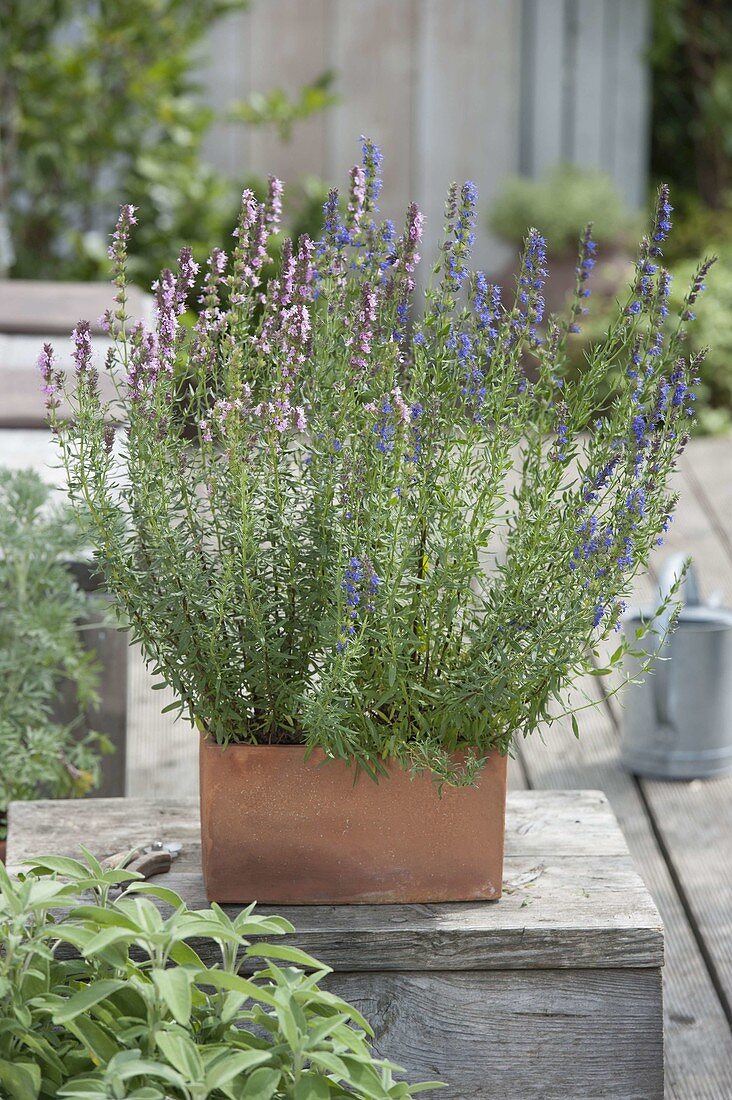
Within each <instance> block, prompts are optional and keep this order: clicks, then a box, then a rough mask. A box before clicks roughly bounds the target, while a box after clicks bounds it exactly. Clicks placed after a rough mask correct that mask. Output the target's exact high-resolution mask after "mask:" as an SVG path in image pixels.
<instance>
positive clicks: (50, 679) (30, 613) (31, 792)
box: [0, 470, 111, 835]
mask: <svg viewBox="0 0 732 1100" xmlns="http://www.w3.org/2000/svg"><path fill="white" fill-rule="evenodd" d="M51 494H52V490H51V489H50V488H49V487H48V486H47V485H45V484H44V483H43V481H41V479H40V478H39V477H38V475H37V474H36V473H35V472H34V471H32V470H20V471H17V472H10V471H7V470H0V547H2V553H1V554H0V761H2V766H1V767H0V835H4V828H5V824H4V818H5V811H6V809H7V806H8V802H10V801H11V800H13V799H28V798H42V797H50V798H59V797H62V796H66V795H82V794H85V793H86V792H87V791H89V790H90V789H92V788H93V787H94V786H96V784H97V783H98V780H99V751H100V750H101V751H109V749H110V747H111V746H110V745H109V744H108V743H107V741H106V739H104V738H101V737H99V736H97V735H94V734H89V735H87V736H85V737H84V738H83V739H80V738H77V737H76V736H75V733H74V728H73V725H72V726H65V725H61V724H60V723H59V722H57V721H55V720H54V707H55V705H56V702H57V699H58V697H59V692H60V691H61V688H62V686H63V684H64V683H65V684H66V685H67V686H70V687H71V688H73V690H74V693H75V697H76V701H77V704H78V709H77V713H78V716H79V718H81V715H82V712H83V711H84V710H85V709H86V708H87V707H88V706H89V705H91V704H92V703H94V702H96V701H97V684H98V672H97V666H96V663H95V660H94V656H93V654H90V652H89V651H88V650H87V649H86V648H85V647H84V645H83V644H82V641H81V637H80V634H79V628H78V625H77V623H78V620H79V619H80V618H82V617H83V616H84V614H85V612H86V597H85V595H84V593H83V592H82V591H81V590H80V589H79V588H78V586H77V584H76V582H75V581H74V579H73V577H72V575H71V573H70V571H69V570H68V568H67V567H66V565H64V559H66V560H69V559H71V558H73V557H74V555H75V554H76V553H77V552H78V551H79V550H80V548H81V536H80V533H79V529H78V526H77V523H76V520H75V518H74V516H73V514H72V511H71V509H70V507H69V506H68V505H60V504H55V505H54V504H53V503H52V501H51Z"/></svg>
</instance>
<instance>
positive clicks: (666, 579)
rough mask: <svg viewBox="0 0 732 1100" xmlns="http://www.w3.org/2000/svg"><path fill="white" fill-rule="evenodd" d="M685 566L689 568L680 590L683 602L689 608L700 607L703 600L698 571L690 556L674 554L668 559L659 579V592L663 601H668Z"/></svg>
mask: <svg viewBox="0 0 732 1100" xmlns="http://www.w3.org/2000/svg"><path fill="white" fill-rule="evenodd" d="M687 563H688V565H687ZM684 566H687V569H686V575H685V577H684V579H683V581H682V582H681V586H680V588H679V594H680V596H681V602H682V604H688V605H689V606H698V605H699V604H700V603H701V599H700V598H699V582H698V580H697V576H696V570H695V569H694V566H693V564H692V562H691V560H690V558H689V555H688V554H672V555H671V557H669V558H666V560H665V562H664V563H663V567H662V569H661V573H660V576H659V578H658V590H659V593H660V595H661V600H662V601H663V600H666V599H668V597H669V596H670V594H671V590H672V588H673V586H674V585H675V584H676V581H677V580H678V579H679V577H680V576H681V575H682V573H683V572H684Z"/></svg>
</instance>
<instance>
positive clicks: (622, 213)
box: [488, 164, 640, 319]
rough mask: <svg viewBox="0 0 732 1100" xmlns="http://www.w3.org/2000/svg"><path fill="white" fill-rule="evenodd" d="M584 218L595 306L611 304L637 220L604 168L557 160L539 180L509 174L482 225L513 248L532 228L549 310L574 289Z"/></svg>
mask: <svg viewBox="0 0 732 1100" xmlns="http://www.w3.org/2000/svg"><path fill="white" fill-rule="evenodd" d="M590 221H591V222H592V237H593V240H594V241H595V243H596V245H597V246H598V253H597V256H596V259H597V264H596V268H595V271H594V275H593V294H594V295H595V297H596V298H598V297H599V299H600V303H601V304H604V303H609V304H611V305H613V304H614V303H615V300H616V298H617V296H618V294H621V293H622V292H623V291H624V289H625V287H626V286H627V284H628V282H629V280H630V278H632V274H633V271H632V266H633V250H634V247H635V241H636V240H637V236H638V232H639V230H640V227H639V221H640V219H639V218H638V216H637V215H635V214H634V213H633V212H632V211H631V210H629V209H628V206H627V204H626V203H625V202H624V201H623V199H622V197H621V196H620V193H619V191H618V189H617V187H616V185H615V183H614V182H613V180H612V179H611V178H610V176H608V175H606V174H605V173H604V172H596V171H592V170H590V169H587V168H579V167H577V165H574V164H560V165H558V166H557V167H556V168H555V169H554V170H553V171H552V172H550V173H549V174H548V175H547V176H545V177H544V178H543V179H527V178H526V177H524V176H513V177H511V178H509V179H507V180H506V182H505V183H504V185H503V190H502V191H501V193H500V194H499V196H498V198H497V199H496V200H495V202H494V203H493V206H492V208H491V211H490V217H489V219H488V224H489V226H490V228H491V229H492V231H493V232H494V233H495V234H496V236H497V237H499V238H500V239H501V240H502V241H505V242H506V244H508V245H510V246H511V248H512V249H515V250H517V251H518V250H519V249H520V247H521V243H522V241H523V240H524V238H525V237H526V233H527V231H528V229H529V226H536V228H537V229H538V230H539V232H540V233H541V235H542V236H543V237H544V239H545V240H546V243H547V249H548V253H549V259H550V264H551V275H550V277H549V278H548V279H547V282H546V286H545V288H544V297H545V298H546V302H547V305H548V307H549V308H550V309H552V310H562V309H564V307H565V306H566V305H568V304H569V299H570V297H571V294H572V291H573V289H574V281H575V265H576V257H577V232H578V227H579V226H583V225H586V224H587V223H588V222H590ZM515 270H516V269H515V266H512V267H510V268H509V270H508V271H507V272H505V273H504V275H503V276H502V281H509V280H511V278H512V276H513V274H514V272H515ZM606 319H607V318H606Z"/></svg>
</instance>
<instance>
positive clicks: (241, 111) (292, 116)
mask: <svg viewBox="0 0 732 1100" xmlns="http://www.w3.org/2000/svg"><path fill="white" fill-rule="evenodd" d="M332 82H333V73H331V72H326V73H323V75H322V76H320V77H319V78H318V79H317V80H314V81H313V82H312V83H311V84H306V85H305V86H304V87H303V88H301V89H300V92H299V94H298V96H297V98H295V99H293V98H292V97H291V96H288V95H287V93H286V92H283V90H282V88H275V89H273V90H272V91H271V92H268V93H267V94H266V95H265V94H263V93H262V92H253V93H252V94H251V95H250V97H249V99H248V100H244V101H242V102H240V103H237V104H234V105H233V106H232V108H231V110H230V112H229V115H230V117H231V118H232V119H233V120H235V121H236V120H239V121H241V122H246V123H248V124H249V125H250V126H262V125H265V126H270V125H271V126H274V127H276V129H277V132H278V134H279V136H280V138H281V139H282V141H289V139H290V138H291V136H292V128H293V126H294V125H295V123H296V122H301V121H303V120H304V119H306V118H309V117H310V115H313V114H316V113H317V112H318V111H322V110H323V109H324V108H325V107H330V106H331V105H332V104H333V103H334V101H335V97H334V96H333V93H332V92H331V90H330V87H331V84H332Z"/></svg>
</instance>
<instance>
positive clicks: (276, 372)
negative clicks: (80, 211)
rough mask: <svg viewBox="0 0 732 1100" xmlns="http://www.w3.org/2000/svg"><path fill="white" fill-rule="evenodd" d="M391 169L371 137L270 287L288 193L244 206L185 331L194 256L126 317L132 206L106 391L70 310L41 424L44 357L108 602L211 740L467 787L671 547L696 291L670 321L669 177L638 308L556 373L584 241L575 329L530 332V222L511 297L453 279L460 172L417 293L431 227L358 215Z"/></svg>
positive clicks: (553, 707) (641, 265)
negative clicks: (66, 361) (65, 358)
mask: <svg viewBox="0 0 732 1100" xmlns="http://www.w3.org/2000/svg"><path fill="white" fill-rule="evenodd" d="M379 160H380V157H379V154H378V150H376V149H375V147H374V146H373V145H372V144H371V143H370V142H368V141H365V142H364V161H363V165H362V166H359V167H356V168H354V169H353V171H352V176H351V188H350V195H349V198H348V202H347V206H346V208H345V209H343V210H342V209H341V208H340V207H339V200H338V195H337V193H336V192H332V193H331V195H330V197H329V199H328V202H327V203H326V206H325V231H324V235H323V239H322V240H321V241H320V242H318V243H317V244H314V243H313V242H312V241H310V240H309V239H308V238H302V239H300V241H299V243H298V245H297V246H294V245H292V244H291V243H290V242H286V243H285V245H284V248H283V261H282V267H281V271H280V273H279V275H278V277H277V278H275V279H272V280H271V281H270V282H269V283H268V285H267V289H266V292H265V293H263V292H262V289H261V281H260V280H261V266H262V263H263V261H264V257H265V255H266V251H265V245H266V241H267V236H268V234H269V233H270V232H271V231H273V230H275V229H276V226H277V219H278V210H279V202H280V193H281V188H280V185H279V184H278V183H277V181H273V182H272V186H271V192H270V198H269V200H268V201H267V202H265V203H263V204H257V203H256V202H255V200H254V197H253V196H252V195H251V194H249V193H245V195H244V200H243V204H242V212H241V218H240V221H239V226H238V229H237V232H236V239H235V241H234V245H233V249H232V254H231V257H227V256H225V255H224V254H223V253H222V252H220V251H216V252H214V254H213V255H212V256H211V259H210V261H209V267H208V273H207V275H206V279H205V291H204V295H203V298H202V302H201V306H202V309H201V314H200V317H199V320H198V322H197V324H196V327H195V329H194V331H193V332H192V333H188V332H187V331H186V330H185V329H184V327H183V326H182V325H181V323H180V321H179V317H180V314H181V311H182V309H183V303H184V301H185V296H186V293H187V292H188V288H189V286H190V285H191V283H192V280H193V278H194V277H195V273H196V272H195V264H194V263H193V261H192V258H191V255H190V252H187V251H184V252H183V253H182V254H181V257H180V261H179V264H178V267H177V270H176V271H175V272H173V271H164V272H163V273H162V275H161V277H160V280H159V281H158V283H157V284H156V286H155V293H156V303H157V325H156V329H155V331H152V332H148V331H147V330H145V329H144V328H143V327H142V326H141V325H137V326H135V327H134V328H132V329H131V330H130V328H129V325H128V322H127V318H126V310H125V273H124V266H125V249H126V241H127V236H128V233H129V231H130V228H131V226H132V225H133V224H134V211H133V210H132V209H131V208H129V207H127V208H124V209H123V211H122V215H121V218H120V222H119V224H118V228H117V231H116V233H115V235H114V238H113V242H112V246H111V253H112V255H113V258H114V261H115V265H116V272H117V274H116V284H117V309H116V313H115V314H114V316H110V317H109V324H110V329H111V330H112V332H113V335H114V338H115V342H114V348H113V351H112V352H111V354H110V357H109V360H108V364H109V368H110V370H111V372H112V374H113V376H114V377H115V378H116V383H117V397H116V399H114V400H113V401H112V402H111V403H109V404H106V403H105V402H104V401H103V400H102V398H101V397H100V394H99V388H98V385H97V375H96V371H95V369H94V367H93V365H92V359H91V345H90V341H89V326H88V324H86V323H80V324H79V325H78V326H77V328H76V330H75V332H74V344H75V348H74V357H75V360H76V377H75V381H74V384H73V386H72V387H71V390H72V392H70V393H69V394H68V397H69V400H70V401H71V403H72V407H73V418H72V419H71V420H70V421H68V422H64V423H62V422H60V421H59V420H58V417H57V410H56V404H57V402H58V400H59V397H58V391H59V389H60V388H61V387H62V382H63V380H62V378H61V377H60V375H59V372H58V371H57V370H56V368H55V366H54V363H53V358H52V351H51V349H50V348H48V347H47V348H46V349H45V350H44V353H43V355H42V356H41V369H42V373H43V376H44V379H45V387H46V391H47V396H48V400H49V404H50V407H51V417H52V421H53V423H54V426H55V428H56V431H57V433H58V439H59V443H60V447H61V453H62V455H63V461H64V463H65V465H66V469H67V472H68V479H69V492H70V495H71V498H72V500H73V501H74V502H75V503H77V504H78V505H79V506H85V507H88V509H89V512H90V514H91V521H92V529H93V536H92V537H93V540H94V542H95V545H96V552H97V556H98V560H99V563H100V565H101V566H102V567H103V569H104V571H105V573H106V577H107V582H108V585H109V588H110V590H111V591H112V592H113V593H114V594H115V595H116V597H117V600H118V601H119V604H120V605H121V607H122V608H123V609H124V612H125V613H126V615H127V617H128V619H129V622H130V624H131V627H132V633H133V636H134V638H135V639H136V640H137V641H139V642H140V643H141V644H142V646H143V649H144V651H145V653H146V655H147V658H148V660H149V661H150V663H151V664H152V666H153V668H154V670H155V672H156V673H158V674H159V675H160V677H161V678H162V679H163V680H164V681H165V682H166V683H168V684H169V685H170V686H171V687H172V688H173V690H174V691H175V693H176V695H177V698H178V700H179V705H180V707H181V709H182V710H184V711H186V712H187V713H188V715H189V716H190V718H191V720H192V721H193V722H195V724H196V725H197V726H198V727H199V729H201V730H203V731H205V732H206V733H207V734H208V735H210V736H211V737H213V738H214V739H215V740H216V741H218V742H221V743H228V742H231V741H240V742H258V743H267V744H268V743H272V744H282V743H289V744H292V743H298V744H299V743H305V744H307V745H308V746H321V747H322V748H323V749H324V750H325V752H326V754H329V755H331V756H335V757H340V758H343V759H345V760H350V761H356V762H357V763H358V764H359V765H361V766H362V767H364V768H365V769H366V770H368V771H369V772H370V773H371V774H376V773H378V771H379V769H380V766H381V761H382V760H383V759H384V758H387V757H396V758H397V759H398V760H400V761H401V762H403V763H404V764H406V765H412V766H416V767H428V768H431V769H432V770H433V771H434V772H436V773H437V774H438V775H439V776H442V777H443V778H448V779H449V780H451V781H453V782H467V781H470V780H471V778H473V776H474V774H475V770H476V768H477V767H478V766H479V765H480V762H481V761H482V760H483V759H484V757H485V754H486V753H488V752H489V751H490V750H492V749H496V748H497V749H499V750H500V751H501V752H506V751H507V750H508V748H509V745H510V743H511V739H512V737H513V736H514V735H516V734H518V733H524V734H527V733H530V732H532V731H533V730H535V729H536V727H537V726H538V725H539V723H541V722H542V721H544V720H549V719H550V718H551V717H552V715H555V716H556V714H557V703H560V704H561V705H562V706H566V705H567V690H568V688H569V687H570V686H571V685H572V683H573V682H574V681H575V680H576V679H577V678H578V677H579V676H581V674H583V673H584V672H586V671H587V670H588V669H591V668H592V667H593V664H592V661H593V652H594V653H595V654H597V652H598V646H599V644H600V643H601V642H602V641H603V640H605V639H607V638H609V637H612V636H613V633H614V631H615V630H616V629H617V627H618V623H619V618H620V616H621V613H622V607H623V604H622V599H623V595H624V594H627V593H628V591H629V590H630V587H631V585H632V581H633V577H634V576H635V574H636V573H637V571H638V570H639V569H640V568H642V567H643V566H644V565H645V564H646V562H647V561H648V557H649V554H650V552H651V550H652V548H653V547H654V546H655V545H656V543H658V542H659V541H660V540H661V539H662V537H663V532H664V530H665V529H666V527H667V525H668V523H669V521H670V517H671V512H672V509H673V507H674V503H675V494H674V492H673V491H672V489H671V488H670V487H669V480H670V477H671V473H672V470H673V467H674V463H675V460H676V456H677V455H678V453H679V451H680V449H682V448H683V446H684V443H685V441H686V435H687V424H688V421H689V418H690V417H691V415H692V411H693V406H692V402H693V400H694V393H693V390H694V387H695V385H696V383H697V373H696V371H697V360H696V359H695V358H691V359H689V358H688V357H686V356H685V355H684V338H685V330H686V326H687V320H688V318H689V313H690V306H691V305H692V304H693V298H694V297H695V295H696V294H697V293H698V288H699V286H700V284H701V277H699V278H697V280H696V281H695V283H694V286H693V287H692V289H691V291H690V292H689V295H688V296H687V299H686V300H685V302H684V305H683V308H682V310H681V314H680V316H679V318H678V323H677V325H676V327H675V328H674V329H673V331H672V332H671V333H670V334H669V333H668V331H667V326H666V314H667V313H668V305H667V301H668V291H669V277H668V273H667V272H666V271H665V270H664V269H663V267H662V266H661V265H660V255H661V246H662V243H663V241H664V239H665V237H666V235H667V233H668V231H669V228H670V210H671V208H670V205H669V201H668V194H667V191H666V189H665V188H662V189H661V190H660V192H659V198H658V204H657V208H656V212H655V216H654V219H653V223H652V226H651V229H650V232H649V235H648V236H647V237H645V238H644V239H643V241H642V243H641V246H640V252H639V257H638V261H637V270H636V275H635V278H634V280H633V283H632V286H631V287H630V289H629V294H628V298H627V301H626V303H625V306H624V307H623V309H622V312H621V313H620V314H619V316H618V318H617V319H616V320H615V321H614V322H613V324H612V325H611V327H610V329H609V331H608V333H607V336H606V339H605V340H604V341H603V342H602V343H601V344H599V345H598V346H596V347H593V349H592V351H591V353H590V354H589V360H588V363H587V369H586V370H585V371H584V373H583V374H582V376H581V377H580V378H579V379H577V380H571V379H568V378H567V372H566V365H567V357H566V352H565V341H566V336H567V333H568V332H569V331H572V330H575V329H576V328H577V327H578V321H579V320H580V316H581V314H582V312H583V311H584V305H583V302H584V299H585V297H586V295H587V294H588V277H589V274H590V271H591V268H592V266H593V264H594V251H595V245H594V242H593V240H592V236H591V233H590V229H589V228H588V229H587V230H586V232H585V233H584V235H583V236H582V238H581V242H580V249H579V259H578V267H577V286H576V293H575V296H574V300H573V303H572V306H571V309H570V315H569V317H568V318H566V319H562V318H557V317H552V318H550V319H549V320H548V324H547V326H546V330H547V335H546V338H545V339H542V337H541V336H540V335H539V326H540V324H541V323H542V321H543V314H544V302H543V298H542V287H543V283H544V279H545V276H546V270H545V245H544V240H543V238H542V237H541V236H540V234H539V233H538V232H537V231H535V230H532V231H531V233H530V234H529V236H528V239H527V241H526V245H525V249H524V252H523V258H522V265H521V270H520V274H519V276H518V279H517V285H516V288H515V291H513V292H511V293H510V295H509V296H508V297H507V299H505V300H504V299H502V297H501V292H500V290H499V288H497V287H494V286H491V285H489V283H488V281H487V279H486V277H485V276H484V275H483V274H482V273H481V272H476V273H474V274H471V273H469V270H468V260H469V256H470V250H471V245H472V242H473V227H474V221H475V201H476V200H475V189H474V187H473V185H472V184H469V183H468V184H465V185H464V186H463V187H462V189H458V188H457V187H456V186H453V187H452V188H451V189H450V192H449V195H448V200H447V207H446V225H445V239H444V243H443V245H442V247H441V249H440V253H439V258H438V260H437V262H436V264H435V265H434V269H433V277H432V281H431V283H430V285H429V288H428V289H427V291H426V300H425V301H424V303H418V302H417V301H416V300H415V283H416V275H415V269H416V266H417V263H418V260H419V255H418V250H419V247H420V238H421V235H422V224H423V219H422V214H421V213H420V211H419V209H418V208H417V206H416V205H415V204H412V205H411V206H410V207H409V209H408V212H407V217H406V223H405V227H404V230H403V232H402V234H401V235H397V233H396V232H395V230H394V227H393V226H392V225H391V223H389V222H383V223H381V224H379V223H378V222H377V221H376V220H375V217H374V213H375V210H376V201H377V197H378V193H379V187H380V178H379ZM706 266H708V265H706ZM422 304H423V305H424V308H423V309H421V308H420V307H421V305H422ZM413 307H415V308H413ZM181 362H185V363H187V364H188V366H189V368H190V369H189V374H190V377H191V382H190V385H189V389H188V391H187V394H186V395H185V415H184V414H182V412H181V408H180V394H174V392H173V384H172V378H173V374H174V371H175V368H176V366H177V365H179V364H180V363H181ZM527 362H528V363H530V364H532V365H531V368H530V370H528V371H527V369H526V363H527ZM617 364H620V365H621V367H622V369H621V370H620V371H619V372H618V371H615V369H614V368H615V367H616V365H617ZM609 376H610V377H611V378H612V385H613V396H612V403H611V407H610V410H609V412H608V413H607V414H606V415H604V416H602V417H600V418H597V416H596V414H595V413H594V412H593V410H594V409H596V408H597V405H598V400H597V394H598V390H599V388H600V387H601V386H603V385H604V384H606V382H607V379H608V377H609ZM114 422H117V423H119V424H121V430H120V431H119V432H118V433H117V441H116V443H115V438H114V437H115V432H114V429H113V427H112V424H113V423H114ZM191 425H194V426H195V430H194V432H193V436H194V438H192V437H191V436H192V433H191V431H190V426H191ZM622 654H623V646H622V643H621V644H620V645H618V646H617V647H616V648H615V650H614V652H613V654H612V657H611V658H610V663H609V665H607V666H606V667H609V668H616V667H617V666H618V664H619V662H620V660H621V657H622ZM580 705H585V704H584V703H582V704H580ZM461 749H467V750H468V753H467V758H466V757H465V756H463V758H462V761H463V763H462V764H461V765H460V766H459V767H457V766H456V765H455V759H454V757H453V755H452V754H453V753H454V752H455V751H456V750H461Z"/></svg>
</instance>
